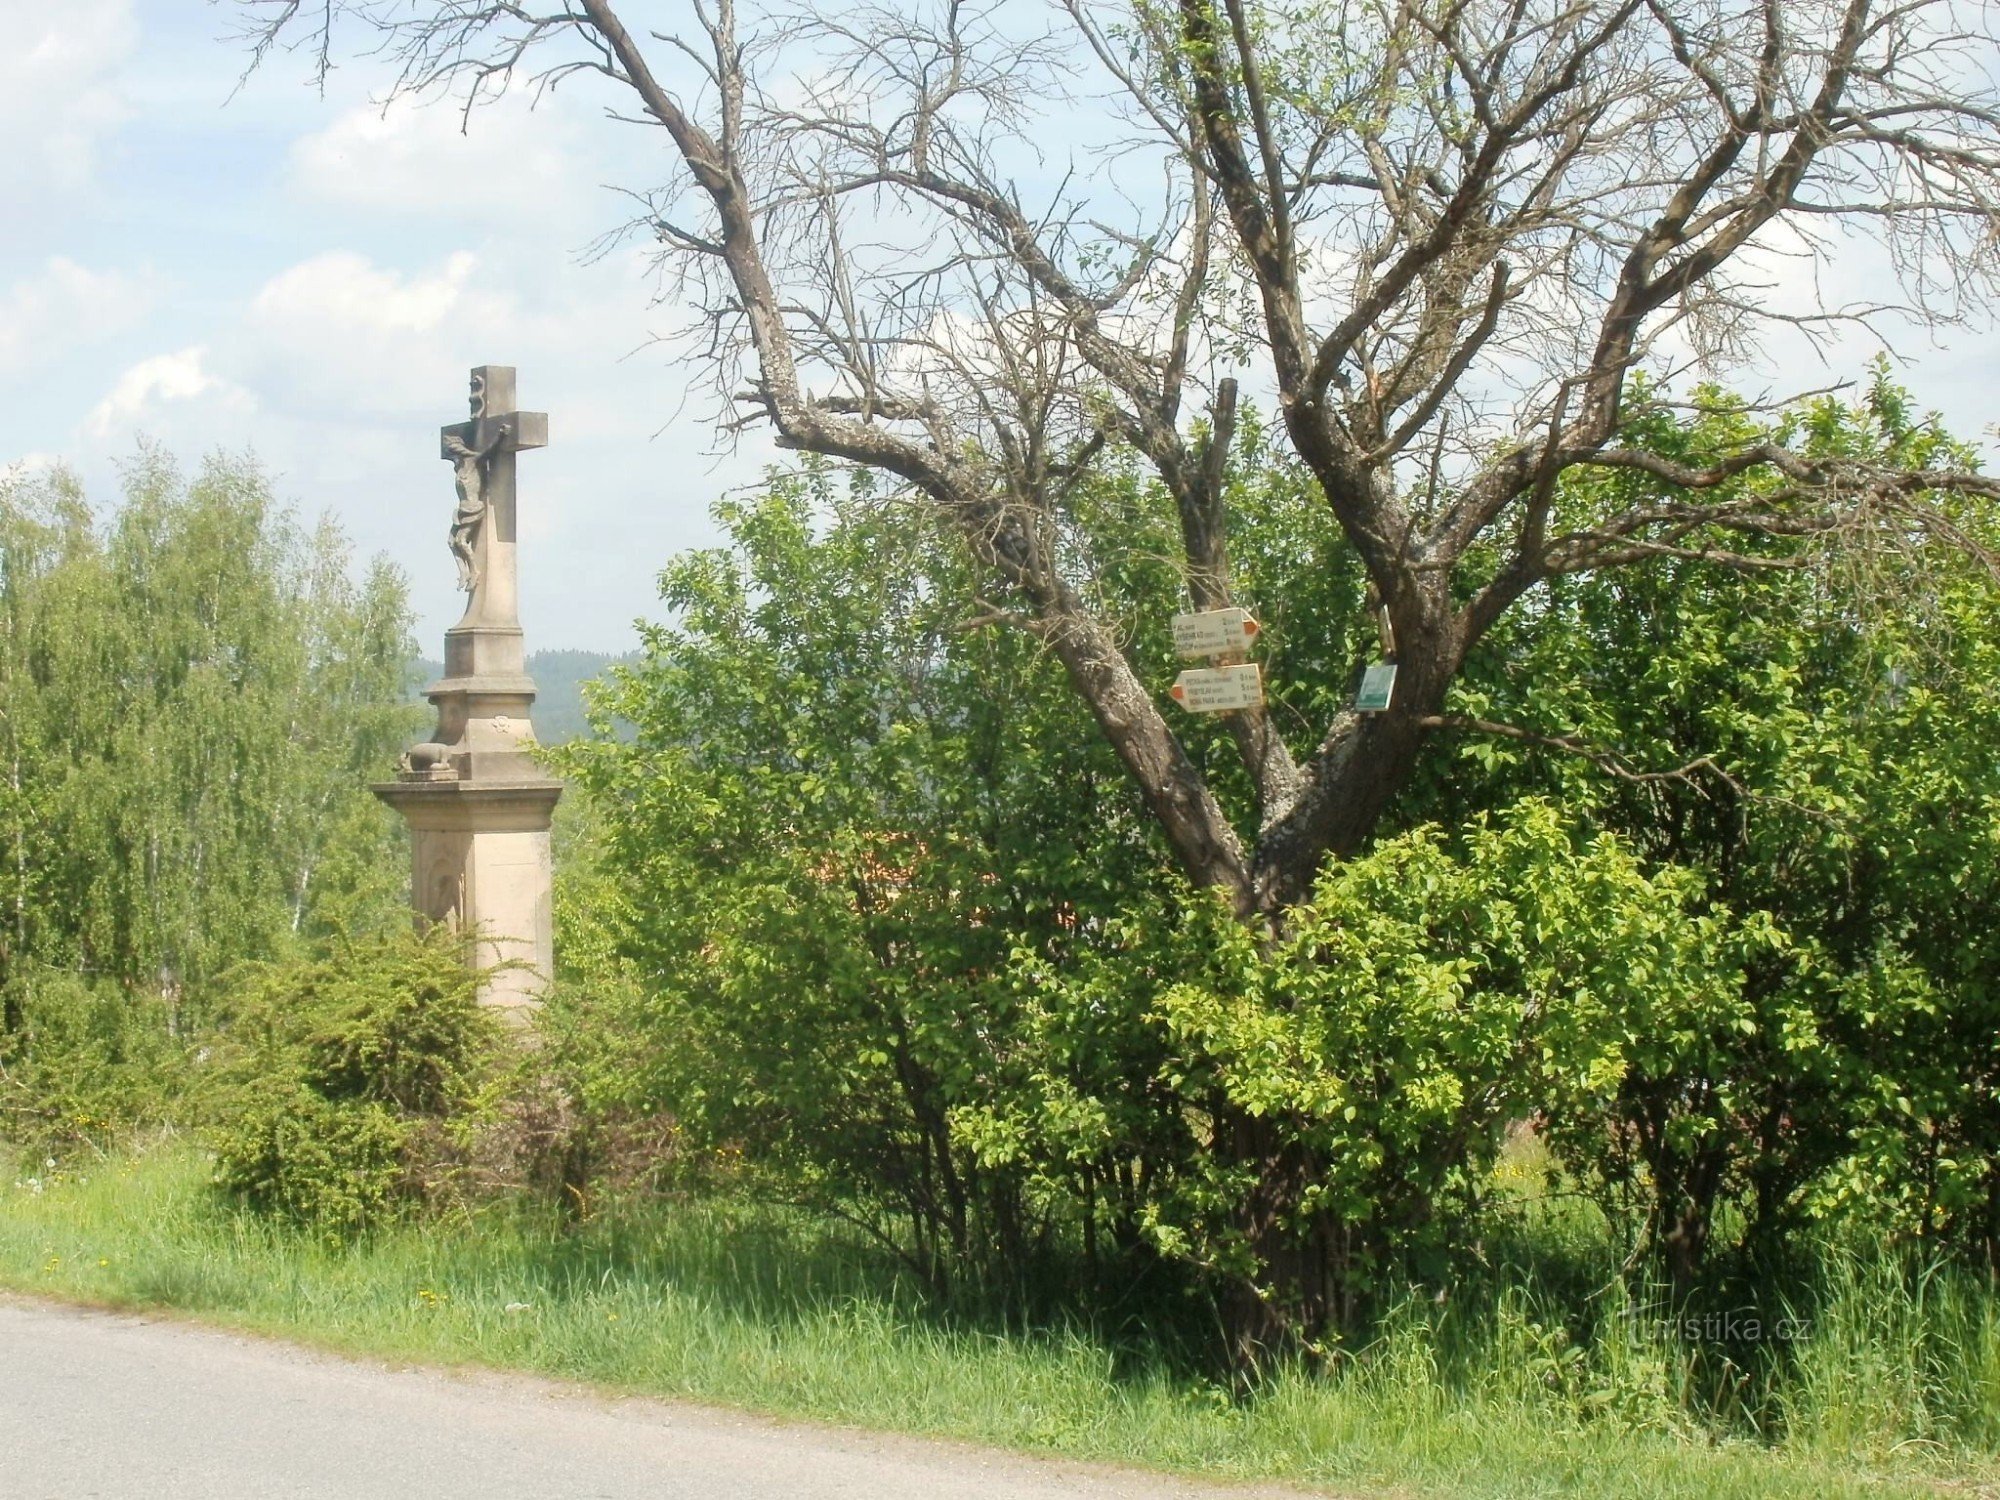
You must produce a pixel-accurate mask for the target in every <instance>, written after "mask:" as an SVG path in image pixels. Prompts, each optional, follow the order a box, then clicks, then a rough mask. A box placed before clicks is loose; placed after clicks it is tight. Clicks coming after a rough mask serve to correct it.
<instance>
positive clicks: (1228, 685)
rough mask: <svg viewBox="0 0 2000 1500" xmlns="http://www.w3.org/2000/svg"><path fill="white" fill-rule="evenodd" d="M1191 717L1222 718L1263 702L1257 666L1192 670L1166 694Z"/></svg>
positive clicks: (1252, 663)
mask: <svg viewBox="0 0 2000 1500" xmlns="http://www.w3.org/2000/svg"><path fill="white" fill-rule="evenodd" d="M1167 691H1168V692H1169V693H1170V694H1172V696H1173V700H1174V702H1176V703H1178V704H1179V705H1180V706H1181V707H1182V708H1185V709H1187V710H1188V711H1189V712H1190V713H1197V714H1220V713H1227V712H1229V710H1231V709H1234V708H1255V707H1257V706H1258V705H1259V704H1260V703H1262V702H1263V701H1264V679H1263V676H1262V675H1261V674H1260V673H1259V672H1258V670H1257V664H1256V663H1255V662H1245V663H1244V664H1243V665H1242V666H1240V667H1189V668H1188V669H1187V670H1186V671H1185V672H1183V673H1181V675H1180V676H1178V677H1176V678H1175V679H1174V685H1173V686H1172V687H1171V688H1169V689H1168V690H1167Z"/></svg>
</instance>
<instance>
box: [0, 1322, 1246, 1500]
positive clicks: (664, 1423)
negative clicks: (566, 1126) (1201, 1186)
mask: <svg viewBox="0 0 2000 1500" xmlns="http://www.w3.org/2000/svg"><path fill="white" fill-rule="evenodd" d="M1281 1493H1284V1492H1280V1491H1276V1490H1251V1489H1244V1488H1234V1487H1232V1488H1226V1489H1225V1488H1209V1487H1205V1486H1199V1485H1194V1484H1186V1483H1177V1482H1175V1481H1173V1480H1168V1479H1160V1478H1157V1477H1153V1476H1148V1475H1138V1474H1131V1473H1126V1472H1123V1471H1118V1470H1111V1469H1099V1468H1092V1467H1088V1466H1084V1465H1077V1464H1065V1463H1055V1462H1043V1461H1040V1460H1036V1459H1031V1458H1023V1457H1019V1456H1017V1455H1013V1454H1007V1453H997V1452H989V1451H986V1450H982V1449H977V1448H971V1447H966V1446H962V1445H957V1444H949V1443H933V1442H926V1441H922V1440H917V1439H908V1438H900V1437H889V1436H883V1435H879V1434H875V1433H865V1432H854V1431H847V1430H843V1429H837V1428H825V1427H814V1426H806V1425H792V1424H786V1423H780V1422H773V1421H765V1420H763V1419H760V1418H755V1417H748V1416H744V1415H741V1414H737V1413H731V1412H726V1411H718V1410H713V1409H710V1408H706V1407H698V1406H693V1405H684V1404H680V1403H673V1402H659V1401H639V1400H620V1399H613V1398H608V1397H604V1396H601V1395H597V1394H594V1393H592V1392H590V1391H587V1390H583V1389H579V1388H577V1387H573V1386H565V1385H561V1384H558V1383H555V1382H550V1381H543V1380H534V1379H529V1378H526V1377H519V1376H508V1375H495V1374H484V1373H473V1374H460V1373H457V1372H447V1371H438V1370H422V1369H403V1368H396V1367H392V1366H385V1365H380V1364H373V1363H367V1362H363V1361H356V1360H347V1359H341V1358H336V1357H333V1356H330V1355H324V1354H318V1353H314V1352H312V1351H309V1350H304V1349H298V1348H294V1347H292V1346H291V1345H288V1344H282V1343H277V1342H274V1341H270V1340H265V1339H257V1338H246V1337H242V1336H239V1335H236V1334H231V1333H224V1332H220V1331H217V1330H215V1329H209V1328H202V1327H197V1326H194V1325H191V1324H187V1323H182V1322H176V1321H165V1320H154V1319H149V1318H146V1317H142V1316H131V1315H124V1314H113V1313H103V1312H93V1311H89V1310H83V1309H77V1308H71V1307H61V1306H53V1305H48V1304H42V1303H34V1302H25V1301H19V1300H12V1299H5V1300H0V1500H80V1497H88V1496H115V1497H127V1496H130V1497H134V1500H181V1497H189V1500H194V1497H199V1500H278V1497H286V1500H294V1497H297V1500H305V1497H311V1500H321V1497H335V1496H338V1497H341V1500H350V1497H354V1500H394V1497H401V1496H410V1497H420V1500H457V1497H465V1500H475V1497H476V1500H505V1497H511V1496H534V1497H536V1500H552V1497H570V1496H576V1497H590V1496H603V1497H615V1500H626V1497H637V1496H645V1497H647V1500H682V1497H687V1500H693V1497H701V1500H710V1497H724V1496H727V1497H732V1500H735V1497H742V1500H763V1497H766V1496H768V1497H773V1500H776V1497H781V1496H782V1497H785V1500H818V1497H834V1496H842V1497H845V1496H916V1497H922V1500H959V1497H967V1500H970V1497H975V1496H976V1497H980V1500H1054V1497H1058V1496H1071V1497H1073V1496H1091V1497H1097V1500H1169V1497H1173V1500H1206V1497H1224V1496H1233V1497H1236V1500H1247V1497H1250V1496H1253V1495H1257V1496H1277V1495H1279V1494H1281Z"/></svg>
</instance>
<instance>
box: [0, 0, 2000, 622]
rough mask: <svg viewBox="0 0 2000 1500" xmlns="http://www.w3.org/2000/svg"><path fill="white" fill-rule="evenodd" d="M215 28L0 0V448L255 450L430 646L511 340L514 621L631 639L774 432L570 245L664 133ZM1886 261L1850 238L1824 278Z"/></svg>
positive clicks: (100, 3)
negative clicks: (420, 96)
mask: <svg viewBox="0 0 2000 1500" xmlns="http://www.w3.org/2000/svg"><path fill="white" fill-rule="evenodd" d="M229 24H230V12H229V9H228V8H227V7H216V6H210V5H204V4H200V3H198V0H62V3H60V4H54V5H51V4H46V3H36V0H0V141H4V142H5V143H6V146H5V150H4V153H0V204H5V205H7V211H6V212H5V215H4V217H0V466H5V465H8V464H10V463H14V462H25V463H28V464H31V465H39V464H48V463H51V462H56V461H61V462H66V463H68V464H70V465H72V466H74V467H75V468H76V469H78V470H79V471H80V472H81V473H82V474H83V476H84V478H85V481H86V483H87V485H88V487H89V489H90V491H91V493H92V494H93V496H94V497H96V498H98V499H99V500H100V501H102V500H108V499H109V498H111V497H112V496H113V495H115V493H116V489H117V465H118V463H119V461H120V460H121V459H122V458H124V457H127V456H129V455H130V454H131V453H132V452H133V449H134V446H135V444H136V443H137V442H138V440H139V438H140V436H141V435H142V434H143V435H145V436H147V437H150V438H152V439H155V440H157V441H159V442H161V443H163V444H165V445H166V446H167V447H168V448H169V449H170V450H171V451H173V452H175V453H176V454H178V455H180V456H181V457H182V458H183V459H184V460H185V461H188V462H193V461H195V460H196V459H198V458H199V456H200V455H201V454H203V453H205V452H208V451H211V450H214V449H217V448H224V449H229V450H236V451H240V450H242V449H244V448H246V447H248V448H251V449H253V450H254V451H255V452H256V453H257V454H258V456H259V457H260V458H261V459H262V460H263V461H264V462H265V463H266V464H267V465H268V466H269V467H270V468H271V469H272V470H273V472H274V473H275V474H276V475H277V478H278V487H279V490H280V492H281V493H282V494H283V495H284V496H285V497H286V498H287V499H288V500H289V501H290V502H291V503H292V504H294V505H295V506H296V507H297V508H298V509H299V510H300V511H301V512H303V513H304V514H306V515H308V516H311V515H317V514H319V513H321V512H331V513H332V514H334V515H335V516H336V517H338V519H339V520H340V521H341V522H342V524H343V525H344V526H345V528H346V530H347V531H348V533H349V535H350V536H351V537H352V538H353V540H354V542H355V545H356V547H357V549H358V550H359V551H360V552H361V553H362V554H364V555H366V554H372V553H376V552H383V553H387V554H388V555H389V556H390V557H392V558H393V559H394V560H395V561H397V562H398V563H399V564H401V565H402V566H403V568H404V569H405V570H406V571H407V572H408V574H409V575H410V578H411V583H412V589H413V596H414V599H415V602H416V605H417V607H418V610H419V615H420V619H419V631H420V639H421V640H422V642H423V643H424V645H425V647H426V648H427V649H430V650H436V649H437V647H438V644H439V640H440V635H441V632H442V630H443V628H444V627H445V626H446V625H447V624H449V623H450V622H451V621H452V620H453V619H455V618H456V617H457V613H458V605H459V603H460V601H459V597H458V596H457V595H456V594H455V593H454V592H453V590H452V577H453V570H452V566H451V559H450V556H449V554H448V552H447V550H446V546H445V532H446V527H447V524H448V519H449V515H450V511H451V507H452V501H453V495H452V487H451V482H450V480H451V477H450V470H449V469H448V467H447V466H445V465H444V464H442V463H440V462H439V461H438V458H437V444H436V439H435V436H434V432H435V428H436V427H437V426H438V425H439V424H440V423H443V422H448V421H453V420H456V419H457V418H458V416H459V415H460V414H461V413H462V410H463V407H462V399H463V395H462V393H463V388H464V372H465V370H466V368H467V367H469V366H471V365H474V364H485V363H496V364H513V365H516V366H518V367H519V369H520V395H521V401H522V403H523V405H525V406H528V407H531V408H536V409H541V410H546V411H547V412H549V413H550V432H551V444H550V447H549V448H548V449H547V450H545V451H543V452H539V453H535V454H531V455H529V456H527V457H525V458H524V459H523V460H522V470H521V484H522V490H521V494H522V502H521V529H522V539H523V543H524V546H523V552H522V599H523V620H524V623H525V625H526V626H527V629H528V633H529V643H530V645H531V646H585V647H597V648H601V649H610V650H616V649H623V648H624V647H626V646H627V645H629V644H630V643H631V622H632V620H633V619H634V618H635V617H638V616H651V617H657V616H658V615H659V613H660V610H659V607H658V606H657V603H656V601H655V589H654V580H655V578H656V576H657V574H658V571H659V569H660V568H661V566H662V565H663V564H664V563H665V562H666V560H667V559H668V558H669V557H670V556H672V555H673V553H675V552H676V551H678V550H680V549H682V548H685V547H688V546H691V545H697V544H700V543H703V542H706V541H708V540H711V539H712V531H711V528H710V525H709V522H708V507H709V505H710V504H711V503H712V502H713V500H714V499H715V498H716V497H717V496H718V495H719V494H721V493H722V492H723V491H724V490H726V489H728V488H731V487H735V486H741V485H743V484H746V483H749V482H751V481H753V480H754V479H755V478H756V476H757V474H758V473H759V472H760V471H761V469H762V467H763V466H764V465H765V464H766V463H768V462H770V461H771V459H772V457H773V454H772V453H771V451H770V450H769V449H768V448H767V447H765V446H764V445H763V443H762V441H761V439H757V438H755V437H752V438H748V439H746V440H745V441H744V443H743V445H742V446H741V447H740V448H739V449H737V450H736V451H734V452H733V453H732V452H729V451H728V448H727V444H726V443H718V441H717V439H716V437H715V434H714V429H713V426H712V418H713V415H714V412H713V404H712V401H711V399H710V398H709V396H708V394H707V393H706V391H705V388H704V384H703V379H702V374H703V372H701V371H700V370H699V369H698V368H697V367H694V366H691V365H688V364H686V363H684V362H681V361H679V360H677V359H676V358H675V357H674V356H673V355H672V354H671V353H670V352H669V351H668V350H667V349H666V348H664V347H662V346H657V345H649V340H651V339H652V338H653V337H655V336H657V335H660V334H664V333H667V332H669V331H670V330H671V329H672V328H673V326H674V324H675V316H674V312H673V309H671V308H663V307H657V306H655V305H654V304H653V298H652V286H651V284H650V282H649V280H648V277H647V274H646V268H645V265H644V262H643V259H642V258H641V256H640V254H639V253H638V251H637V250H636V249H631V250H620V251H616V252H614V253H612V254H610V255H608V256H605V257H603V258H600V259H597V260H591V259H590V258H589V257H588V256H587V255H586V254H585V253H584V252H585V251H586V250H587V248H588V247H589V246H590V245H591V244H592V242H593V241H595V240H596V239H597V238H598V236H600V235H601V234H602V233H604V232H605V231H606V230H607V229H610V228H612V227H613V226H615V225H616V224H617V223H618V222H619V220H620V216H621V211H620V200H619V199H618V198H617V197H616V196H615V195H614V194H613V193H612V192H610V191H608V190H607V189H606V188H604V187H603V186H602V184H605V183H613V182H615V183H622V184H625V185H627V186H633V185H644V184H645V183H647V182H648V181H649V180H650V179H652V178H654V177H655V176H658V175H661V170H662V169H661V165H660V164H659V159H658V158H657V157H656V156H654V155H652V154H651V153H653V152H655V151H657V150H658V149H659V145H658V143H657V140H656V138H655V137H652V136H650V135H649V134H648V133H646V132H644V131H640V130H636V129H633V128H631V127H628V126H620V125H615V124H612V123H610V122H607V121H605V120H603V119H602V118H601V105H602V102H603V101H602V99H601V98H593V97H591V95H590V92H589V90H588V88H576V89H574V90H568V91H563V92H561V93H559V94H558V95H557V96H556V98H555V99H554V100H553V101H552V102H550V103H547V104H545V105H544V106H543V107H542V108H541V109H540V110H538V111H536V112H534V113H532V114H531V113H530V112H529V111H528V110H527V108H526V107H525V104H524V103H523V102H521V101H516V100H509V101H505V102H503V103H502V104H500V105H498V106H496V107H493V108H490V109H487V110H483V111H481V112H480V113H478V114H477V115H476V116H475V117H474V119H473V122H472V127H471V130H470V133H469V134H461V132H460V130H459V122H458V116H457V113H456V111H455V110H454V109H452V108H451V107H449V106H440V107H433V108H428V109H416V108H406V107H398V108H396V109H393V110H391V111H390V112H388V113H387V114H386V115H385V114H384V113H383V112H382V111H381V110H379V109H378V108H376V107H374V106H373V105H372V104H371V103H370V97H371V95H372V94H373V93H375V92H378V91H379V89H380V88H381V86H382V84H383V83H384V82H385V81H386V80H384V79H383V78H382V77H380V76H379V75H371V73H370V72H369V70H368V69H367V68H366V67H365V66H351V67H346V68H342V69H340V70H339V71H337V72H336V73H335V74H334V75H333V77H332V78H331V79H330V80H329V82H328V86H327V89H326V93H325V96H324V97H321V95H320V94H319V92H318V91H317V90H316V89H315V88H314V87H313V86H312V81H311V77H310V72H309V69H308V68H307V66H306V64H305V62H304V60H303V59H298V58H286V57H278V58H276V59H274V60H273V61H272V63H271V64H270V65H269V66H268V67H267V68H266V69H265V70H264V71H262V72H261V73H259V74H258V75H257V76H255V77H254V78H252V79H250V80H249V81H248V83H247V84H245V85H244V87H243V88H242V89H241V90H240V91H238V89H237V84H238V80H239V77H240V75H241V73H242V69H243V65H244V61H245V58H244V54H243V52H242V50H241V49H240V47H239V46H237V45H235V44H232V43H231V42H229V41H228V40H226V39H225V37H224V33H225V32H226V30H227V27H228V25H229ZM1881 269H1882V268H1881V267H1879V266H1875V267H1873V268H1872V269H1871V267H1870V265H1869V262H1868V259H1867V258H1866V257H1861V258H1858V259H1855V260H1853V261H1851V262H1850V263H1848V264H1846V265H1845V266H1843V267H1842V269H1841V275H1842V277H1843V278H1844V279H1847V280H1850V281H1851V282H1852V285H1851V286H1850V287H1847V288H1841V287H1835V288H1833V289H1832V295H1831V300H1833V301H1840V300H1842V293H1843V291H1845V292H1848V293H1858V292H1859V291H1860V290H1865V289H1866V284H1867V281H1868V278H1869V277H1870V276H1878V275H1880V274H1881ZM1898 345H1899V351H1898V352H1899V355H1900V356H1901V359H1902V374H1903V376H1904V378H1905V379H1906V380H1907V381H1908V382H1909V383H1910V385H1911V386H1912V387H1913V388H1914V390H1915V392H1916V395H1917V397H1918V400H1919V402H1920V403H1922V404H1924V405H1927V406H1934V407H1937V408H1939V409H1941V410H1942V411H1943V412H1944V414H1945V416H1946V418H1947V420H1948V421H1949V422H1950V423H1951V424H1952V425H1953V427H1954V428H1956V429H1957V430H1958V431H1959V432H1960V433H1962V434H1964V435H1968V436H1972V435H1978V434H1981V433H1984V432H1986V431H1987V430H1988V429H1989V428H1990V426H1991V424H1992V423H1993V422H1994V420H1995V418H1996V417H2000V399H1997V398H1996V390H2000V378H1996V377H2000V359H1996V358H1995V356H1994V354H1993V352H1992V351H1993V349H1994V347H1995V345H1994V340H1993V334H1992V330H1990V329H1987V330H1982V331H1976V332H1975V331H1959V332H1956V333H1953V334H1950V335H1948V336H1946V337H1945V339H1944V340H1943V341H1942V342H1939V343H1933V341H1932V340H1931V339H1930V337H1929V336H1928V335H1924V334H1912V335H1909V336H1908V337H1899V338H1898ZM1873 352H1874V348H1873V345H1872V344H1869V343H1867V342H1866V341H1862V340H1850V341H1849V342H1848V343H1847V345H1846V346H1845V347H1843V348H1842V349H1840V350H1839V351H1837V352H1836V353H1835V354H1834V356H1833V358H1832V360H1831V362H1830V363H1829V364H1822V363H1821V362H1820V360H1819V359H1818V358H1817V356H1816V355H1815V354H1814V353H1813V352H1812V351H1811V350H1810V349H1809V348H1808V347H1806V346H1805V345H1804V344H1803V341H1798V340H1794V341H1793V342H1791V343H1790V344H1784V343H1781V344H1780V345H1779V346H1777V347H1775V348H1774V349H1773V351H1772V353H1771V356H1770V357H1769V358H1768V359H1767V360H1766V361H1765V362H1764V364H1763V365H1762V367H1761V368H1753V369H1751V370H1749V371H1745V372H1739V373H1738V375H1737V377H1736V379H1735V383H1736V384H1737V385H1738V387H1739V388H1742V389H1746V390H1749V391H1752V392H1756V391H1758V390H1760V389H1769V390H1796V389H1800V388H1804V387H1808V386H1811V385H1814V384H1823V383H1827V382H1830V381H1832V380H1835V379H1840V378H1849V377H1852V376H1854V375H1857V374H1859V373H1861V371H1862V369H1863V366H1864V364H1865V361H1866V360H1867V358H1868V357H1869V355H1870V354H1872V353H1873ZM1989 446H1990V444H1989Z"/></svg>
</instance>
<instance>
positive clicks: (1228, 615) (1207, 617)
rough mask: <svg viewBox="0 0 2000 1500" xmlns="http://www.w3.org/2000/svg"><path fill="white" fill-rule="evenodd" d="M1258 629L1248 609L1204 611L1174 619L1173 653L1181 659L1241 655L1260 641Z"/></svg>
mask: <svg viewBox="0 0 2000 1500" xmlns="http://www.w3.org/2000/svg"><path fill="white" fill-rule="evenodd" d="M1258 629H1259V626H1258V624H1257V622H1256V621H1255V620H1253V619H1251V618H1250V611H1249V610H1247V609H1205V610H1203V611H1202V612H1201V613H1200V614H1198V615H1175V616H1174V649H1175V650H1176V651H1178V652H1180V654H1181V655H1182V656H1221V655H1222V654H1223V653H1224V652H1226V651H1241V650H1242V649H1243V648H1244V647H1245V646H1247V645H1249V644H1250V643H1251V642H1252V641H1254V640H1256V639H1257V631H1258Z"/></svg>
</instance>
